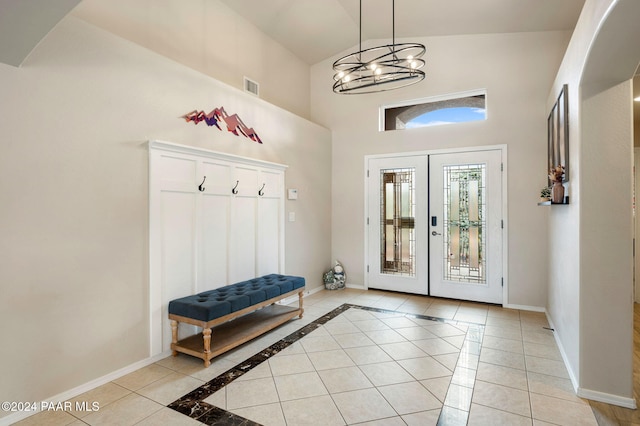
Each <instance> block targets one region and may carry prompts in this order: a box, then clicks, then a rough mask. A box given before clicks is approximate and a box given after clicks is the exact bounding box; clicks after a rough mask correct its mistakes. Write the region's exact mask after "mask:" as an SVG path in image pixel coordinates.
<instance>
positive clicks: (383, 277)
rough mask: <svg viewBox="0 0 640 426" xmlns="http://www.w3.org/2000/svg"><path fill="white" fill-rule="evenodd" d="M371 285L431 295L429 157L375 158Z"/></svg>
mask: <svg viewBox="0 0 640 426" xmlns="http://www.w3.org/2000/svg"><path fill="white" fill-rule="evenodd" d="M368 169H369V193H368V212H369V217H368V220H369V225H368V244H369V247H368V253H369V273H368V276H367V277H368V287H369V288H377V289H384V290H394V291H402V292H407V293H416V294H427V291H428V287H427V284H428V283H427V280H428V270H427V268H428V263H427V260H428V256H427V254H428V253H427V240H426V238H425V234H426V231H427V223H426V217H427V197H426V193H427V159H426V157H425V156H416V157H402V158H385V159H371V160H370V161H369V165H368Z"/></svg>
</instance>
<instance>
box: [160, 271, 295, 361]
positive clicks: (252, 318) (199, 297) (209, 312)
mask: <svg viewBox="0 0 640 426" xmlns="http://www.w3.org/2000/svg"><path fill="white" fill-rule="evenodd" d="M304 289H305V279H304V278H302V277H296V276H291V275H279V274H271V275H265V276H263V277H260V278H254V279H251V280H248V281H242V282H239V283H236V284H231V285H228V286H224V287H220V288H217V289H215V290H209V291H205V292H203V293H198V294H194V295H192V296H187V297H183V298H180V299H175V300H172V301H170V302H169V320H171V334H172V343H171V350H172V353H173V356H177V355H178V352H182V353H185V354H188V355H192V356H195V357H198V358H201V359H203V360H204V365H205V367H208V366H209V365H211V359H212V358H214V357H216V356H218V355H220V354H222V353H224V352H226V351H228V350H230V349H233V348H235V347H236V346H239V345H241V344H243V343H245V342H247V341H249V340H251V339H253V338H255V337H257V336H260V335H261V334H263V333H266V332H267V331H269V330H271V329H273V328H275V327H277V326H279V325H281V324H283V323H285V322H287V321H288V320H290V319H291V318H293V317H295V316H298V317H300V318H302V314H303V312H304V309H303V308H302V296H303V292H304ZM296 294H297V295H298V307H290V306H283V305H277V304H276V302H278V301H280V300H282V299H286V298H287V297H290V296H294V295H296ZM231 320H233V321H231ZM181 322H182V323H187V324H191V325H195V326H198V327H201V328H202V334H196V335H194V336H191V337H187V338H186V339H183V340H180V341H179V340H178V324H179V323H181Z"/></svg>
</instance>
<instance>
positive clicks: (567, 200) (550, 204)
mask: <svg viewBox="0 0 640 426" xmlns="http://www.w3.org/2000/svg"><path fill="white" fill-rule="evenodd" d="M568 204H569V197H564V203H552V202H551V201H543V202H541V203H538V205H539V206H566V205H568Z"/></svg>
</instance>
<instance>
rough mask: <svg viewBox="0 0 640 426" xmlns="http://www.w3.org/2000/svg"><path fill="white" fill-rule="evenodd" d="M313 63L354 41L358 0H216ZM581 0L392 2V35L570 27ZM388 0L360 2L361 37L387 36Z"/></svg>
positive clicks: (561, 28)
mask: <svg viewBox="0 0 640 426" xmlns="http://www.w3.org/2000/svg"><path fill="white" fill-rule="evenodd" d="M221 1H222V2H223V3H225V4H226V5H227V6H229V7H230V8H231V9H233V10H234V11H235V12H237V13H238V14H239V15H241V16H243V17H244V18H246V19H247V20H249V21H250V22H252V23H253V24H254V25H255V26H256V27H258V28H259V29H260V30H262V31H263V32H264V33H266V34H268V35H269V36H270V37H271V38H273V39H275V40H276V41H277V42H279V43H280V44H281V45H283V46H285V47H287V48H288V49H289V50H291V51H292V52H294V53H295V54H296V55H297V56H298V57H299V58H301V59H302V60H304V61H306V62H307V63H308V64H315V63H317V62H320V61H321V60H323V59H326V58H328V57H330V56H332V55H335V54H336V53H338V52H341V51H343V50H345V49H348V48H349V47H351V46H354V45H356V44H357V43H358V39H359V20H360V12H359V4H360V1H359V0H261V1H257V0H221ZM583 5H584V0H482V1H477V0H476V1H472V0H396V1H395V21H396V28H395V32H396V37H397V38H402V37H417V36H442V35H456V34H486V33H511V32H529V31H554V30H569V31H571V30H573V28H574V27H575V24H576V21H577V20H578V16H579V14H580V11H581V10H582V6H583ZM391 17H392V0H363V1H362V39H363V40H367V39H391V34H392V19H391Z"/></svg>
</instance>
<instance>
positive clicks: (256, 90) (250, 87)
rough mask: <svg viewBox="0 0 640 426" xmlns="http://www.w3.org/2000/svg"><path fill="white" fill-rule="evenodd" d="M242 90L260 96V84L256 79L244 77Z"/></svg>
mask: <svg viewBox="0 0 640 426" xmlns="http://www.w3.org/2000/svg"><path fill="white" fill-rule="evenodd" d="M244 91H245V92H249V93H251V94H252V95H256V96H260V84H258V82H257V81H253V80H251V79H250V78H248V77H245V78H244Z"/></svg>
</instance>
